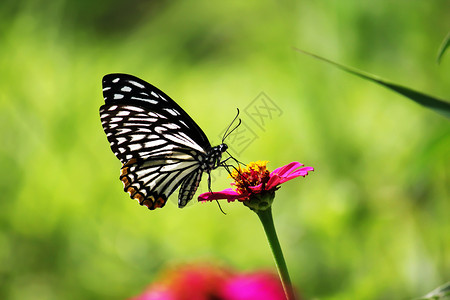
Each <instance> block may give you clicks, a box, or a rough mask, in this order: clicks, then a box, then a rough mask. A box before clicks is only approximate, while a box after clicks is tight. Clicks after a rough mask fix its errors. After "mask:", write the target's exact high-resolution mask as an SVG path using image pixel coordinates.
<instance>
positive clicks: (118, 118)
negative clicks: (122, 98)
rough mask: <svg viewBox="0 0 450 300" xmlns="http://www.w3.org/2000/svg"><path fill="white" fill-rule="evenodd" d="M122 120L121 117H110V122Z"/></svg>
mask: <svg viewBox="0 0 450 300" xmlns="http://www.w3.org/2000/svg"><path fill="white" fill-rule="evenodd" d="M120 121H123V118H120V117H117V118H111V122H120Z"/></svg>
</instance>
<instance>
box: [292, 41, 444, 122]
mask: <svg viewBox="0 0 450 300" xmlns="http://www.w3.org/2000/svg"><path fill="white" fill-rule="evenodd" d="M294 50H296V51H298V52H301V53H303V54H306V55H309V56H311V57H314V58H316V59H319V60H321V61H324V62H327V63H329V64H331V65H334V66H335V67H338V68H339V69H341V70H344V71H345V72H347V73H350V74H353V75H356V76H358V77H361V78H364V79H366V80H369V81H372V82H375V83H377V84H379V85H382V86H384V87H386V88H388V89H390V90H393V91H395V92H397V93H399V94H401V95H403V96H405V97H407V98H409V99H411V100H413V101H415V102H417V103H419V104H420V105H423V106H425V107H427V108H429V109H432V110H434V111H435V112H437V113H439V114H441V115H443V116H445V117H447V118H450V103H449V102H447V101H445V100H442V99H439V98H437V97H434V96H429V95H427V94H424V93H422V92H419V91H415V90H413V89H410V88H408V87H405V86H401V85H399V84H396V83H392V82H389V81H387V80H385V79H383V78H380V77H378V76H376V75H372V74H369V73H366V72H363V71H360V70H357V69H355V68H351V67H347V66H344V65H341V64H338V63H336V62H334V61H331V60H329V59H326V58H323V57H321V56H318V55H315V54H312V53H309V52H306V51H303V50H300V49H297V48H294Z"/></svg>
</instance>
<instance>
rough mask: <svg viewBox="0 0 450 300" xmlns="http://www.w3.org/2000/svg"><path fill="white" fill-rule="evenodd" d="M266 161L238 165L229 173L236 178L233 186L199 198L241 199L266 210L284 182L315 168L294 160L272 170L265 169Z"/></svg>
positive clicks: (251, 206) (204, 194)
mask: <svg viewBox="0 0 450 300" xmlns="http://www.w3.org/2000/svg"><path fill="white" fill-rule="evenodd" d="M267 163H268V161H257V162H251V163H249V164H248V165H247V166H246V167H244V168H241V167H239V168H238V169H237V170H234V171H233V172H231V174H230V177H231V178H233V179H234V181H235V182H233V183H231V185H232V186H234V188H228V189H225V190H223V191H220V192H208V193H203V194H201V195H200V196H199V197H198V200H199V201H213V200H219V199H226V200H228V202H232V201H235V200H238V201H242V202H244V204H245V205H247V206H249V207H250V208H251V209H266V208H267V206H270V205H271V204H272V201H273V197H274V196H275V191H276V190H278V189H279V188H280V185H281V184H283V183H285V182H287V181H289V180H291V179H294V178H297V177H299V176H303V177H305V176H306V175H308V172H309V171H314V168H312V167H303V164H301V163H299V162H291V163H290V164H287V165H285V166H283V167H280V168H277V169H275V170H273V171H272V172H269V171H268V170H267V168H266V165H267ZM301 167H303V168H301ZM253 204H255V205H253Z"/></svg>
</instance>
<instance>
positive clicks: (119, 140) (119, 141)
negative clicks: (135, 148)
mask: <svg viewBox="0 0 450 300" xmlns="http://www.w3.org/2000/svg"><path fill="white" fill-rule="evenodd" d="M126 141H127V139H126V138H124V137H118V138H117V145H120V144H122V143H125V142H126Z"/></svg>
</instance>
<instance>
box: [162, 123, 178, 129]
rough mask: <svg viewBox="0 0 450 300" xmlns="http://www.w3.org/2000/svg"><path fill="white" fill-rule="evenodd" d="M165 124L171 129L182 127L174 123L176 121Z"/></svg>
mask: <svg viewBox="0 0 450 300" xmlns="http://www.w3.org/2000/svg"><path fill="white" fill-rule="evenodd" d="M163 126H164V127H167V128H169V129H179V128H180V126H178V125H177V124H174V123H169V124H163Z"/></svg>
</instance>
